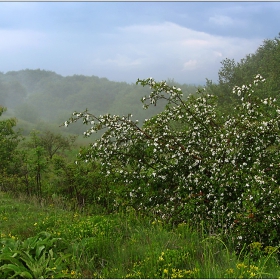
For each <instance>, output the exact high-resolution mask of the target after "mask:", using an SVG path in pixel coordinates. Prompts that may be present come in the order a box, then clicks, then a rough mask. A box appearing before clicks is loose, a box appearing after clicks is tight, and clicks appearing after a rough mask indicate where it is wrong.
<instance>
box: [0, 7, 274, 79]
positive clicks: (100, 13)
mask: <svg viewBox="0 0 280 280" xmlns="http://www.w3.org/2000/svg"><path fill="white" fill-rule="evenodd" d="M279 14H280V2H0V38H1V40H0V71H1V72H4V73H6V72H7V71H12V70H22V69H38V68H40V69H43V70H50V71H54V72H56V73H58V74H61V75H63V76H68V75H74V74H78V75H87V76H92V75H94V76H98V77H106V78H108V79H109V80H113V81H124V82H128V83H135V82H136V80H137V79H138V78H141V79H142V78H143V79H144V78H148V77H153V78H155V79H157V80H166V79H168V78H170V79H174V80H175V81H177V82H180V83H187V84H204V83H205V79H206V78H208V79H211V80H213V82H216V81H217V79H218V71H219V69H220V67H221V61H222V60H223V59H225V58H231V59H232V58H234V59H235V60H236V61H239V60H240V59H241V58H243V57H245V56H246V55H247V54H250V53H254V52H255V51H256V50H257V48H258V47H259V46H260V45H261V44H262V42H263V40H265V39H273V38H275V37H277V36H278V33H279V32H280V16H279Z"/></svg>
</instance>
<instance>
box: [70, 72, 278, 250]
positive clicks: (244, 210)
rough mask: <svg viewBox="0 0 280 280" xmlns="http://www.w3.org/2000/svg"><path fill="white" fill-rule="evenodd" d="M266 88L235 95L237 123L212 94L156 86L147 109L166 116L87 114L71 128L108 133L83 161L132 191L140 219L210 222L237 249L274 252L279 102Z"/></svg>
mask: <svg viewBox="0 0 280 280" xmlns="http://www.w3.org/2000/svg"><path fill="white" fill-rule="evenodd" d="M263 83H265V79H263V78H262V77H261V75H257V76H256V77H255V79H254V82H253V83H252V84H249V85H243V86H242V87H238V86H236V87H234V88H233V94H235V95H237V97H239V99H240V102H239V104H238V106H236V107H235V108H234V109H235V113H234V116H230V115H224V114H222V113H221V111H220V110H219V107H218V106H217V97H216V96H215V95H213V94H209V93H208V92H207V89H199V90H198V91H197V94H196V95H190V96H188V97H187V98H186V99H183V93H182V91H181V89H180V88H178V87H175V86H173V87H172V86H169V85H167V83H166V82H164V81H162V82H156V81H154V80H153V79H152V78H149V79H145V80H138V81H137V84H140V85H142V86H150V88H151V94H150V95H149V96H144V97H143V98H142V103H143V107H144V109H147V108H148V107H149V106H150V105H154V106H156V104H157V103H158V102H159V101H161V100H163V101H165V102H166V108H165V110H164V111H162V112H161V113H159V114H157V115H156V116H154V117H152V118H151V119H148V120H145V122H144V124H143V126H142V127H140V126H139V124H138V121H137V120H136V121H133V120H132V119H131V117H132V115H128V116H122V117H121V116H116V115H110V114H106V115H101V116H99V117H98V116H95V115H93V114H91V113H89V112H88V111H87V110H86V111H84V112H82V113H78V112H74V113H73V116H72V117H71V118H70V119H69V120H68V121H66V122H65V126H68V125H69V124H70V123H73V122H76V121H77V120H79V119H82V120H83V123H84V124H91V128H90V129H88V130H87V131H86V132H85V133H84V134H85V136H86V137H88V136H90V135H91V134H92V133H94V132H97V131H101V130H104V134H103V135H102V137H101V138H100V139H99V140H97V141H96V142H94V143H93V144H91V145H90V147H89V148H88V149H86V150H84V151H83V152H82V153H80V154H79V156H80V159H81V160H84V161H86V162H92V161H99V162H100V164H101V170H102V172H103V173H104V174H105V175H106V176H112V175H113V177H114V179H115V180H116V181H121V182H122V184H124V185H126V187H127V192H126V199H127V202H128V203H130V204H131V205H133V207H134V208H135V209H137V210H139V211H146V212H147V213H154V214H156V215H159V216H161V218H162V219H166V220H168V221H172V222H175V223H179V222H184V221H189V220H192V221H193V222H194V223H195V222H198V223H199V222H201V221H204V223H205V224H207V225H208V226H209V227H210V226H211V230H213V231H215V232H217V231H220V230H222V231H223V232H224V233H227V232H228V231H229V230H231V231H232V232H233V234H234V236H235V241H236V245H237V248H239V249H240V250H241V249H242V246H243V245H244V244H249V243H252V242H254V241H260V242H262V243H266V244H265V245H267V246H268V245H270V246H274V245H275V244H276V243H278V241H279V240H278V236H279V231H280V224H279V219H278V218H279V217H278V216H279V214H278V213H279V210H280V204H279V202H280V199H279V198H280V197H279V187H278V185H279V151H278V147H279V121H280V108H279V107H278V106H277V105H276V103H275V101H276V100H275V99H272V98H266V99H261V98H258V96H254V89H255V88H256V87H257V86H261V85H260V84H263Z"/></svg>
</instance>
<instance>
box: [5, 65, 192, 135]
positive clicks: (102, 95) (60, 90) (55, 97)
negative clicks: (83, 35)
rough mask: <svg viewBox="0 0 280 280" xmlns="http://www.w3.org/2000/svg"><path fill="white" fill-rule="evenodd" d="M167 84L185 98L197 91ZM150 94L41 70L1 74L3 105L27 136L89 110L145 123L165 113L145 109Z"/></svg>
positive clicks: (80, 129)
mask: <svg viewBox="0 0 280 280" xmlns="http://www.w3.org/2000/svg"><path fill="white" fill-rule="evenodd" d="M139 78H146V77H139ZM135 82H136V81H135ZM168 82H169V83H170V84H172V85H177V86H180V87H181V88H182V91H183V92H184V94H186V95H188V94H190V93H194V92H195V91H196V88H197V87H196V86H194V85H186V84H184V85H180V84H178V83H176V82H175V81H173V80H169V81H168ZM149 90H150V89H149V88H148V87H146V88H143V87H141V86H140V85H136V84H128V83H125V82H113V81H109V80H108V79H106V78H99V77H96V76H83V75H73V76H67V77H63V76H61V75H58V74H56V73H55V72H52V71H45V70H40V69H36V70H30V69H26V70H20V71H10V72H7V73H5V74H4V73H0V105H2V106H5V107H7V108H8V111H7V114H8V115H9V116H15V117H17V118H18V119H19V124H18V126H19V127H21V128H22V129H23V131H24V134H27V133H29V131H30V130H31V129H33V128H35V129H39V130H40V129H43V128H46V127H52V128H58V127H59V125H60V124H61V123H63V122H64V121H65V120H67V119H68V118H69V117H70V116H71V114H72V113H73V112H74V111H83V110H85V109H86V108H87V109H88V110H89V111H90V112H91V113H93V114H95V115H100V114H105V113H112V114H119V115H127V114H128V113H132V114H133V117H134V118H135V119H138V120H139V121H140V122H142V121H143V120H144V119H145V118H149V117H151V116H152V115H154V114H156V113H158V112H160V111H161V110H162V109H163V105H161V106H160V105H159V106H157V107H154V108H151V109H149V110H148V111H147V110H143V109H142V103H141V101H140V99H141V97H142V96H144V95H145V94H149ZM84 130H85V127H84V126H83V125H80V124H79V125H73V126H70V127H69V128H67V131H69V132H71V133H79V134H80V133H82V132H83V131H84Z"/></svg>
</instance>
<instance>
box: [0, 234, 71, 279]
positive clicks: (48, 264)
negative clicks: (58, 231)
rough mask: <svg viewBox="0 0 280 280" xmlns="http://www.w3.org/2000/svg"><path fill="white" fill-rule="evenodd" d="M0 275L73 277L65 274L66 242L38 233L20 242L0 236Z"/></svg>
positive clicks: (15, 276) (5, 276) (67, 255)
mask: <svg viewBox="0 0 280 280" xmlns="http://www.w3.org/2000/svg"><path fill="white" fill-rule="evenodd" d="M0 244H1V249H0V276H1V278H25V279H27V278H28V279H30V278H32V279H34V278H35V279H38V278H73V277H71V276H72V275H71V273H65V272H64V271H66V270H67V271H68V269H69V267H68V264H67V262H65V260H67V259H69V257H70V256H71V255H69V254H65V250H66V249H67V245H66V243H65V242H64V241H63V239H62V238H54V237H52V236H51V234H49V233H47V232H41V233H39V234H37V235H36V236H35V237H30V238H28V239H26V240H24V241H23V242H21V241H19V240H16V239H15V238H1V241H0Z"/></svg>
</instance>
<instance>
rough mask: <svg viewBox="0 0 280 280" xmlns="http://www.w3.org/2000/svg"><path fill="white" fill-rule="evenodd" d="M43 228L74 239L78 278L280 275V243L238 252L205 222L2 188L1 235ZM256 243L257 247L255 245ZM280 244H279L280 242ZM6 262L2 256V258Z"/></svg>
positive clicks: (20, 235) (71, 247) (21, 235)
mask: <svg viewBox="0 0 280 280" xmlns="http://www.w3.org/2000/svg"><path fill="white" fill-rule="evenodd" d="M42 231H46V232H48V233H50V234H51V235H52V236H53V237H55V238H62V239H64V240H65V241H66V242H67V244H68V253H69V252H70V254H71V256H72V257H71V259H70V260H68V262H69V263H68V267H69V271H71V273H72V274H71V275H72V276H73V277H72V278H240V277H241V278H278V277H279V276H280V269H279V261H278V258H277V255H276V253H275V251H276V250H275V248H274V251H273V248H272V250H271V252H268V253H265V252H263V251H262V250H260V246H257V244H255V245H253V246H252V250H251V253H250V254H249V253H248V254H247V255H243V256H242V258H241V256H238V255H236V254H235V252H234V250H233V248H232V244H231V238H230V236H228V238H227V240H225V239H224V238H222V237H221V236H216V235H210V234H207V233H205V229H204V228H203V226H202V225H201V227H198V228H192V227H191V226H190V225H188V224H179V225H178V226H171V225H165V224H164V223H162V222H161V221H158V220H150V219H149V218H147V217H144V216H142V215H141V213H137V212H135V211H134V210H133V209H127V211H125V212H122V213H115V214H110V215H93V216H91V215H86V214H83V213H78V212H72V211H69V210H68V209H66V208H65V205H64V204H62V205H59V203H58V199H57V200H56V204H54V201H49V202H48V201H44V202H42V201H41V202H40V203H39V202H38V201H37V200H36V199H35V198H34V199H31V198H28V200H27V199H26V198H25V197H18V198H13V197H11V196H9V195H8V194H6V193H5V194H4V193H0V232H1V238H4V237H5V238H7V237H8V238H9V237H10V238H14V239H18V240H25V239H27V238H29V237H32V236H35V235H36V234H39V233H40V232H42ZM254 246H255V247H254ZM276 249H277V248H276ZM0 264H1V262H0Z"/></svg>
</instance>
